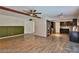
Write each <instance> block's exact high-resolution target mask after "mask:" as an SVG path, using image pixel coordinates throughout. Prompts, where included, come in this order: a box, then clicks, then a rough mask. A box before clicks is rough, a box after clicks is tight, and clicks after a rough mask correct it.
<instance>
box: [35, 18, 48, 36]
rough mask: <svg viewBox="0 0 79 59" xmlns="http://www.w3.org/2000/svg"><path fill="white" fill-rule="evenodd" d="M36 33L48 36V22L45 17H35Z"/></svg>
mask: <svg viewBox="0 0 79 59" xmlns="http://www.w3.org/2000/svg"><path fill="white" fill-rule="evenodd" d="M35 35H39V36H43V37H46V36H47V24H46V20H44V19H35Z"/></svg>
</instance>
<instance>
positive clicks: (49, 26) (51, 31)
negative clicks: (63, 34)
mask: <svg viewBox="0 0 79 59" xmlns="http://www.w3.org/2000/svg"><path fill="white" fill-rule="evenodd" d="M51 34H55V22H52V21H47V36H50V35H51Z"/></svg>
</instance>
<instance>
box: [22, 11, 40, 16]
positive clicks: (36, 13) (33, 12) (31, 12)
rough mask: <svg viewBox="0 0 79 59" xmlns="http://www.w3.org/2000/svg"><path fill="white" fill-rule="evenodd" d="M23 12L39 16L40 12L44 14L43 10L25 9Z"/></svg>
mask: <svg viewBox="0 0 79 59" xmlns="http://www.w3.org/2000/svg"><path fill="white" fill-rule="evenodd" d="M23 12H24V13H27V14H28V15H30V16H33V17H39V16H38V14H42V13H41V12H37V10H29V11H27V10H23Z"/></svg>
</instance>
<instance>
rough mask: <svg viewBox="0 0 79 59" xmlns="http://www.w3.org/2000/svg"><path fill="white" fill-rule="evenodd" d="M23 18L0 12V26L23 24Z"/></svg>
mask: <svg viewBox="0 0 79 59" xmlns="http://www.w3.org/2000/svg"><path fill="white" fill-rule="evenodd" d="M24 20H25V19H22V18H19V17H13V16H6V15H1V14H0V26H24Z"/></svg>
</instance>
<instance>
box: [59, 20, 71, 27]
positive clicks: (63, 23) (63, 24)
mask: <svg viewBox="0 0 79 59" xmlns="http://www.w3.org/2000/svg"><path fill="white" fill-rule="evenodd" d="M60 26H72V21H66V22H60Z"/></svg>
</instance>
